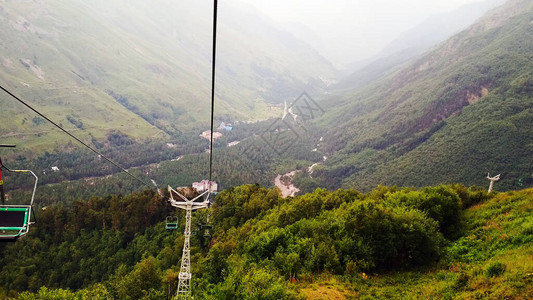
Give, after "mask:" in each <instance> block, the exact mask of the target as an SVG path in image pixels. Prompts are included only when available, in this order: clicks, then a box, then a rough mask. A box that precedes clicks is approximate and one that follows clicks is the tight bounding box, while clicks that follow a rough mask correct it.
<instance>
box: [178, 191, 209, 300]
mask: <svg viewBox="0 0 533 300" xmlns="http://www.w3.org/2000/svg"><path fill="white" fill-rule="evenodd" d="M168 191H169V192H170V199H169V200H168V201H169V202H170V205H172V206H174V207H177V208H181V209H184V210H185V231H184V232H183V233H184V235H185V241H184V242H183V254H182V256H181V267H180V273H179V275H178V280H179V281H178V291H177V292H176V296H175V299H183V298H185V299H188V298H190V296H191V278H192V274H191V242H190V237H191V219H192V211H193V210H197V209H201V208H208V207H209V195H210V194H211V193H210V191H209V190H207V191H205V192H203V193H202V194H200V195H199V196H196V197H195V198H194V199H191V200H189V199H187V197H185V196H183V195H182V194H180V193H178V192H177V191H175V190H174V189H173V188H171V187H170V186H169V187H168ZM206 195H207V196H206ZM201 198H202V200H203V201H196V200H198V199H201ZM176 199H179V201H178V200H176Z"/></svg>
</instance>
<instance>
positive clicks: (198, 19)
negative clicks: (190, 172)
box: [0, 0, 335, 152]
mask: <svg viewBox="0 0 533 300" xmlns="http://www.w3.org/2000/svg"><path fill="white" fill-rule="evenodd" d="M211 4H212V3H211V2H209V1H158V3H157V4H153V3H149V2H146V1H123V0H113V1H83V0H75V1H68V2H66V3H65V2H63V1H55V0H52V1H0V39H1V40H2V41H3V42H2V44H1V46H0V63H1V64H2V71H1V72H0V83H1V84H2V86H4V87H6V88H8V89H10V90H12V91H13V92H14V93H15V94H16V95H19V96H21V97H22V98H23V99H26V100H27V101H28V102H29V103H30V104H32V105H34V106H35V107H36V108H37V109H39V110H42V112H43V113H44V114H45V115H48V116H51V117H53V119H54V120H55V121H57V122H58V123H61V125H62V126H64V127H65V128H67V129H70V130H72V131H77V132H76V134H77V135H79V136H82V137H83V138H84V139H85V140H88V141H90V140H91V136H90V135H92V137H95V138H96V139H98V140H102V139H104V138H105V137H106V135H108V134H109V132H110V130H119V131H121V132H122V133H124V134H127V135H129V136H131V137H133V138H147V137H152V136H154V135H156V134H158V133H159V135H158V136H159V137H161V136H163V137H164V136H165V134H164V133H161V130H163V131H165V132H166V133H169V134H171V135H179V133H180V131H187V130H190V129H191V128H195V127H198V126H199V125H206V124H208V122H207V120H208V118H209V111H210V110H209V109H210V87H211V84H210V80H211V46H212V16H213V11H212V10H213V8H212V5H211ZM219 14H220V15H219V24H218V25H219V30H218V31H219V35H218V49H217V51H218V52H217V56H218V64H217V94H216V96H217V106H216V117H217V120H235V119H240V120H248V119H262V118H265V117H267V116H271V115H272V114H275V113H278V112H279V109H278V111H274V110H273V109H272V108H271V107H270V104H272V103H275V104H277V103H281V102H283V100H285V99H286V98H288V97H294V96H297V93H300V92H301V91H302V90H303V89H310V90H321V89H323V88H325V86H326V85H325V83H324V82H322V80H321V79H320V78H330V77H333V76H335V70H334V69H333V67H332V66H331V64H330V63H329V62H327V61H326V60H325V59H324V58H322V57H321V56H320V55H319V54H318V53H317V52H316V51H314V50H313V49H312V48H311V47H309V46H308V45H307V44H305V43H304V42H302V41H299V40H297V39H295V38H294V37H293V36H291V35H290V34H287V33H285V32H283V31H280V30H278V29H275V28H274V27H273V26H271V25H270V23H269V22H270V21H268V20H267V19H265V18H264V17H262V16H261V15H260V13H259V12H257V11H254V10H253V9H251V8H248V7H246V6H241V4H240V3H239V2H237V3H229V4H228V3H221V4H220V7H219ZM0 101H1V102H0V103H1V106H2V109H1V110H0V119H1V120H2V122H0V137H1V138H2V140H3V142H13V143H15V142H16V143H18V144H19V145H21V146H29V147H33V149H38V150H39V151H41V152H42V151H43V144H44V145H46V147H47V148H50V147H53V146H55V145H56V143H57V144H59V145H61V144H64V143H65V141H67V138H66V137H65V136H62V135H59V134H57V132H56V131H55V130H54V129H52V128H51V127H50V126H49V125H48V124H46V123H45V122H43V121H44V120H42V119H40V118H39V117H37V116H36V115H34V114H33V113H32V112H30V111H28V109H27V108H25V107H23V106H21V105H20V104H19V103H16V102H14V100H13V99H11V98H10V97H9V96H8V95H7V94H4V95H1V97H0Z"/></svg>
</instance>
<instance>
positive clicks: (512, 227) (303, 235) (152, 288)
mask: <svg viewBox="0 0 533 300" xmlns="http://www.w3.org/2000/svg"><path fill="white" fill-rule="evenodd" d="M167 197H168V195H166V196H165V197H160V196H159V195H158V194H157V193H156V192H154V191H150V190H146V191H143V192H140V193H135V194H131V195H126V196H107V197H105V198H99V197H93V198H91V199H90V200H88V201H78V202H76V203H74V204H73V205H72V206H71V207H65V206H63V205H53V206H50V207H48V208H47V209H45V210H39V211H38V212H37V213H38V219H37V223H36V224H35V225H34V226H33V227H32V229H31V231H30V232H29V234H28V235H26V236H25V237H23V238H21V239H19V240H18V241H17V242H16V243H14V244H9V245H6V244H0V254H1V255H0V298H2V299H6V298H7V299H21V300H22V299H95V298H99V299H168V298H169V297H170V296H171V295H173V294H174V293H175V291H176V288H177V282H178V274H179V272H180V258H181V253H182V247H183V241H184V236H183V234H182V232H183V230H184V226H183V223H184V222H183V220H184V213H183V211H180V212H177V214H176V215H177V216H178V217H179V220H180V222H179V228H178V230H172V231H171V230H165V222H164V219H165V217H166V216H168V215H169V214H171V215H174V211H175V210H174V209H173V208H172V207H170V205H169V204H168V201H166V198H167ZM532 200H533V190H532V189H528V190H522V191H516V192H510V193H499V194H498V193H491V194H487V193H486V192H485V191H484V190H482V191H479V190H470V191H469V190H468V189H467V188H466V187H464V186H462V185H451V186H442V185H440V186H434V187H424V188H421V189H419V190H415V189H397V188H390V187H384V186H380V187H378V188H377V189H375V190H374V191H372V192H370V193H367V194H362V193H360V192H357V191H355V190H337V191H335V192H328V191H326V190H324V189H319V190H316V191H315V192H313V193H310V194H305V195H302V196H297V197H294V198H292V199H291V200H290V201H288V200H287V199H286V198H281V197H280V196H279V191H278V190H277V189H265V188H262V187H259V186H257V185H244V186H239V187H235V188H232V189H227V190H224V191H222V192H221V193H219V194H218V195H217V196H216V199H215V204H214V205H213V206H212V208H211V211H210V214H211V218H210V220H211V221H210V222H211V223H210V224H211V225H212V226H213V235H212V238H211V239H210V240H209V239H207V238H206V237H204V234H203V233H204V232H203V230H202V229H201V228H200V227H199V226H196V224H198V223H202V222H205V220H206V216H207V212H206V211H205V210H198V211H195V212H194V213H193V223H192V224H194V227H193V231H194V233H195V234H193V235H192V236H191V237H190V239H191V248H190V251H191V252H190V254H191V272H192V280H191V291H192V295H193V296H194V297H195V298H196V299H273V300H274V299H317V298H318V299H320V298H322V299H323V298H334V299H353V298H366V299H376V298H377V299H416V298H427V299H472V298H475V299H480V298H482V299H527V298H530V297H529V296H530V295H531V292H532V289H531V287H532V286H531V268H532V267H533V261H532V260H531V259H530V258H531V255H532V251H533V249H532V244H531V242H532V234H531V233H532V232H533V227H532V226H533V223H532V221H533V218H532V215H531V213H530V211H531V209H532V204H533V201H532ZM335 295H336V296H335ZM334 296H335V297H334Z"/></svg>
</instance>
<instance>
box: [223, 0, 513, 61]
mask: <svg viewBox="0 0 533 300" xmlns="http://www.w3.org/2000/svg"><path fill="white" fill-rule="evenodd" d="M233 1H235V2H239V1H243V2H247V3H249V4H250V5H252V6H254V7H256V8H257V9H258V10H260V11H261V12H262V13H263V14H265V15H266V16H268V17H269V18H271V19H272V20H273V21H275V22H277V23H279V24H280V25H281V26H284V28H285V29H287V30H289V31H291V32H292V33H293V34H295V35H297V36H298V37H300V38H302V37H304V39H305V40H306V41H307V42H308V43H310V44H311V45H312V46H313V47H315V48H316V49H317V50H318V51H319V52H320V53H321V54H322V55H323V56H324V57H326V58H327V59H329V60H330V61H331V62H333V63H334V64H335V65H336V66H338V67H341V66H343V65H346V64H349V63H353V62H355V61H360V60H364V59H367V58H370V57H372V56H373V55H375V54H376V53H377V52H379V51H380V50H381V49H383V48H384V47H385V46H386V45H387V44H388V43H389V42H391V41H392V40H393V39H395V38H396V37H398V36H399V35H401V34H402V33H404V32H406V31H407V30H409V29H410V28H412V27H414V26H416V25H418V24H420V23H422V22H423V21H424V20H426V19H428V18H429V17H431V16H433V15H436V14H441V13H447V12H448V13H449V12H452V11H454V10H456V9H458V8H460V7H461V6H464V5H467V4H472V3H479V2H483V1H480V0H431V1H427V0H402V1H397V0H330V1H325V0H270V1H257V0H233ZM493 2H498V3H495V4H494V6H496V4H501V3H502V2H504V1H503V0H502V1H493ZM473 21H475V20H472V22H473Z"/></svg>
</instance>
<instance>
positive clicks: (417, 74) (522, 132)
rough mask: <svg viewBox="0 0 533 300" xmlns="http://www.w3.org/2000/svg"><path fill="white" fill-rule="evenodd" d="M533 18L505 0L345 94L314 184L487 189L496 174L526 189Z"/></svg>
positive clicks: (330, 121) (504, 185)
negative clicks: (384, 74) (455, 32)
mask: <svg viewBox="0 0 533 300" xmlns="http://www.w3.org/2000/svg"><path fill="white" fill-rule="evenodd" d="M532 20H533V5H532V4H531V2H529V1H517V0H515V1H509V2H508V3H507V4H506V5H505V6H503V7H502V8H500V9H497V10H495V11H492V12H491V13H489V14H488V15H486V16H485V17H484V18H483V19H481V20H480V21H479V22H477V23H475V24H474V25H472V26H471V27H470V28H469V29H467V30H465V31H463V32H461V33H459V34H458V35H456V36H454V37H452V38H451V39H449V40H448V41H446V42H444V43H443V44H441V45H440V46H439V47H438V48H436V49H435V50H434V51H431V52H429V53H427V54H426V55H424V56H423V57H421V58H420V59H418V60H416V61H414V62H412V63H410V64H408V65H406V66H404V67H403V68H401V69H400V70H398V71H397V72H395V73H394V74H391V75H389V76H387V77H385V78H382V79H381V80H379V81H377V82H375V83H373V84H372V85H370V86H368V87H367V88H365V89H363V90H361V91H359V92H356V93H353V94H349V95H346V96H345V97H344V101H345V104H344V105H342V106H340V107H339V108H331V109H329V111H328V113H327V114H326V115H325V116H324V118H323V119H322V120H321V126H322V127H323V128H324V131H326V132H327V135H326V136H325V140H326V142H327V145H326V146H324V148H322V149H321V150H322V151H323V152H324V153H325V155H328V157H329V158H328V160H327V161H326V162H325V163H324V165H323V166H320V167H318V168H317V169H316V172H315V173H314V174H313V175H314V177H317V178H318V179H315V180H314V181H315V185H312V184H311V186H327V187H332V188H334V187H355V188H358V189H363V190H368V189H370V188H371V187H372V186H375V185H376V184H378V183H384V184H398V185H402V186H409V185H414V186H420V185H425V184H438V183H447V182H462V183H464V184H466V185H474V184H475V185H486V184H487V182H488V181H487V180H486V179H485V177H486V176H487V173H489V172H490V173H491V174H498V173H501V174H502V180H501V181H499V182H498V184H497V186H499V188H501V189H502V190H506V189H512V188H521V187H524V186H531V185H532V184H533V175H532V174H533V169H532V166H531V164H530V163H529V162H530V161H531V159H532V158H533V148H532V144H531V142H532V141H533V140H532V137H533V131H532V130H533V128H532V127H531V126H529V124H531V123H532V122H533V98H532V91H533V90H532V82H533V73H532V72H531V70H532V69H533V27H532V26H531V22H532ZM520 179H521V181H520V182H521V184H522V185H520V184H519V180H520ZM309 181H310V179H309V178H300V182H301V184H303V185H306V184H309ZM526 182H527V185H524V184H526Z"/></svg>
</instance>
